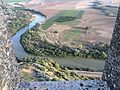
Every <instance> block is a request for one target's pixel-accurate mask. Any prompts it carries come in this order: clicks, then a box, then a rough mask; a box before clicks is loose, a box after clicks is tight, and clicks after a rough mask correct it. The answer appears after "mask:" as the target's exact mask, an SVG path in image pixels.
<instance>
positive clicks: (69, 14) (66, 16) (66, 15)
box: [42, 10, 84, 30]
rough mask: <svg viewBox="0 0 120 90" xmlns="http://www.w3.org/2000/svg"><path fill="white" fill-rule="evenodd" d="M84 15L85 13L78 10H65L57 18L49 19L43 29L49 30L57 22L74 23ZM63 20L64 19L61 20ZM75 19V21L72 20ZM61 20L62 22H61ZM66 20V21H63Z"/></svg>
mask: <svg viewBox="0 0 120 90" xmlns="http://www.w3.org/2000/svg"><path fill="white" fill-rule="evenodd" d="M83 14H84V11H82V10H81V11H78V10H63V11H61V12H59V13H58V14H56V15H55V16H53V17H51V18H50V19H48V20H47V21H46V22H45V23H44V24H43V25H42V28H43V29H44V30H47V29H48V28H49V27H50V26H51V25H53V24H54V23H55V22H59V21H60V22H66V21H74V20H75V19H74V18H76V19H81V17H82V15H83ZM61 18H62V19H61ZM71 18H73V19H71ZM60 19H61V20H60ZM63 20H64V21H63Z"/></svg>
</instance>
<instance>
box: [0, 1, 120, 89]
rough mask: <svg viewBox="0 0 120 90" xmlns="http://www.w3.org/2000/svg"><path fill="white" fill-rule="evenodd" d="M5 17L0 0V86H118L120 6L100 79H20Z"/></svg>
mask: <svg viewBox="0 0 120 90" xmlns="http://www.w3.org/2000/svg"><path fill="white" fill-rule="evenodd" d="M6 20H7V18H6V16H5V15H4V7H3V4H2V1H1V0H0V90H109V87H110V89H111V90H120V8H119V11H118V17H117V20H116V24H115V28H114V32H113V36H112V40H111V44H110V49H109V54H108V59H107V61H106V64H105V69H104V72H103V73H104V74H103V81H99V80H98V81H96V80H88V81H83V80H79V81H57V82H52V81H49V82H20V75H19V68H18V64H17V62H16V59H15V56H14V53H13V49H12V45H11V37H10V36H9V34H8V31H7V26H6ZM104 80H105V81H107V84H108V85H107V84H106V82H105V81H104ZM108 86H109V87H108Z"/></svg>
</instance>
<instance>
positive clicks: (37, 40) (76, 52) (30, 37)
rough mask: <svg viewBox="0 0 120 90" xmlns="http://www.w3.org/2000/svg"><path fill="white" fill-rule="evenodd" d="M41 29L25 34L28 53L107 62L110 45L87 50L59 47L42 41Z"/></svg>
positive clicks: (92, 46) (25, 47)
mask: <svg viewBox="0 0 120 90" xmlns="http://www.w3.org/2000/svg"><path fill="white" fill-rule="evenodd" d="M40 32H41V31H40V29H35V30H29V31H28V32H26V33H25V34H23V36H22V38H21V43H22V45H23V47H24V49H25V50H26V52H28V53H30V54H34V55H38V56H39V55H45V56H54V57H58V56H59V57H68V56H72V57H73V56H75V57H76V56H78V57H83V58H95V59H101V60H105V59H106V58H107V51H108V47H109V46H108V45H107V44H104V43H94V44H91V45H88V46H87V48H84V49H80V48H71V47H68V46H64V45H57V44H53V43H50V42H47V41H46V40H41V36H40Z"/></svg>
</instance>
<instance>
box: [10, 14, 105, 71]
mask: <svg viewBox="0 0 120 90" xmlns="http://www.w3.org/2000/svg"><path fill="white" fill-rule="evenodd" d="M35 16H36V17H35V19H34V20H33V21H32V22H31V23H29V24H28V25H27V26H25V27H24V28H22V29H21V30H19V31H18V32H17V33H16V34H15V35H14V36H13V37H12V44H13V50H14V52H15V55H16V57H17V58H18V59H20V60H22V58H24V57H33V55H30V54H28V53H26V52H25V50H24V48H23V47H22V45H21V43H20V38H21V35H22V34H23V33H25V32H26V31H28V30H29V28H32V27H34V26H35V25H36V24H37V23H42V22H44V21H45V17H44V16H42V15H38V14H36V15H35ZM50 58H52V59H53V60H54V61H55V62H57V63H59V64H60V65H63V66H67V67H72V68H80V67H84V68H91V69H95V70H102V69H103V67H104V64H105V61H104V60H95V59H83V58H80V57H74V58H53V57H50Z"/></svg>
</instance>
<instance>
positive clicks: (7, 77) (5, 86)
mask: <svg viewBox="0 0 120 90" xmlns="http://www.w3.org/2000/svg"><path fill="white" fill-rule="evenodd" d="M3 8H4V7H3V6H2V1H1V0H0V90H17V88H18V85H19V82H20V80H19V70H18V65H17V62H16V59H15V56H14V54H13V50H12V46H11V40H10V36H9V34H8V31H7V28H6V20H7V19H6V17H5V15H4V13H3V12H4V10H3Z"/></svg>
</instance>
